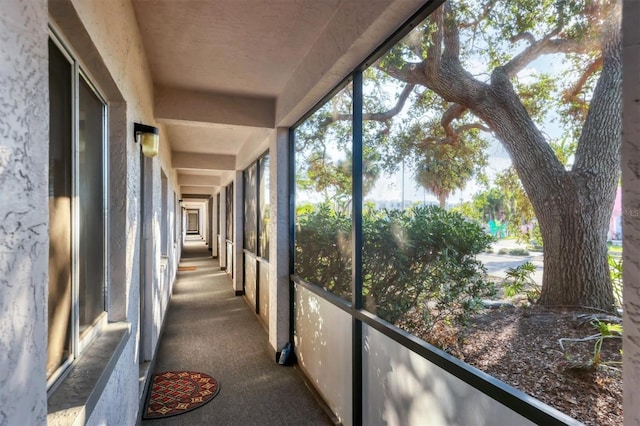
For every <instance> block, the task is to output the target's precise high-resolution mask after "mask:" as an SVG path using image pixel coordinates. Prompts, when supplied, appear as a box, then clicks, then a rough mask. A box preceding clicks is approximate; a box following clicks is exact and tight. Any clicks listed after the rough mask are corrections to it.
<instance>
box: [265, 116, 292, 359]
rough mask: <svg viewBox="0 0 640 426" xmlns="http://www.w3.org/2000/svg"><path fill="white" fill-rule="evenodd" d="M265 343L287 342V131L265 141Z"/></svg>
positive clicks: (276, 346) (277, 345) (276, 345)
mask: <svg viewBox="0 0 640 426" xmlns="http://www.w3.org/2000/svg"><path fill="white" fill-rule="evenodd" d="M269 140H270V145H269V173H270V176H269V182H270V185H271V187H270V188H269V208H270V212H269V217H271V218H275V219H273V220H270V221H269V235H270V240H269V343H270V344H271V347H272V348H273V349H274V350H275V351H276V352H278V351H279V350H281V349H282V347H283V346H284V345H285V343H287V341H288V340H289V129H286V128H282V127H280V128H278V129H277V130H276V131H275V132H273V134H272V136H271V137H270V138H269Z"/></svg>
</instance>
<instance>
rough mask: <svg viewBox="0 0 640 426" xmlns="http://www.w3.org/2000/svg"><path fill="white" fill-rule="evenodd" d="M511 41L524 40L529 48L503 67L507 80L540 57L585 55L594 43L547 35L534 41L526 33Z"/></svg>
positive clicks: (531, 36)
mask: <svg viewBox="0 0 640 426" xmlns="http://www.w3.org/2000/svg"><path fill="white" fill-rule="evenodd" d="M512 39H513V40H526V41H527V42H528V43H529V46H527V47H526V48H525V49H524V50H523V51H522V52H520V53H519V54H517V55H516V56H514V57H513V58H511V60H510V61H509V62H507V63H506V64H504V65H503V69H504V71H505V72H506V73H507V75H508V76H509V78H513V77H515V76H516V75H517V74H518V73H519V72H520V71H522V70H523V69H524V68H525V67H526V66H527V65H529V64H530V63H531V62H533V61H535V60H536V59H538V58H539V57H540V56H542V55H550V54H554V53H587V52H590V51H592V50H593V44H594V42H586V41H579V40H570V39H559V38H551V37H549V35H547V36H546V37H544V38H543V39H541V40H535V38H534V37H533V35H531V34H527V33H522V34H518V35H516V36H514V37H513V38H512Z"/></svg>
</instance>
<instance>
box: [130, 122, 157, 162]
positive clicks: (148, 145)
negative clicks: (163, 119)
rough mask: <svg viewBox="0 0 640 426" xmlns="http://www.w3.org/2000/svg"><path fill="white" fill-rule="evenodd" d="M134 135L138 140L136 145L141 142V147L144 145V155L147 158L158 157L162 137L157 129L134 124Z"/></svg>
mask: <svg viewBox="0 0 640 426" xmlns="http://www.w3.org/2000/svg"><path fill="white" fill-rule="evenodd" d="M133 134H134V136H135V138H136V143H138V142H140V145H142V153H143V154H144V155H145V156H147V157H155V156H156V155H158V145H159V142H160V136H158V128H157V127H153V126H147V125H146V124H140V123H133Z"/></svg>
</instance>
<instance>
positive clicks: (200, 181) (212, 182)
mask: <svg viewBox="0 0 640 426" xmlns="http://www.w3.org/2000/svg"><path fill="white" fill-rule="evenodd" d="M178 185H182V186H185V185H188V186H220V176H203V175H183V174H178Z"/></svg>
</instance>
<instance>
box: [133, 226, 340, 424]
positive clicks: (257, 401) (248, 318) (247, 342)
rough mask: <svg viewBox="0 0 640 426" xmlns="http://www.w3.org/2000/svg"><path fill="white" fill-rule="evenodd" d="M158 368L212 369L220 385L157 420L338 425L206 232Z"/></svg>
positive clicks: (171, 316)
mask: <svg viewBox="0 0 640 426" xmlns="http://www.w3.org/2000/svg"><path fill="white" fill-rule="evenodd" d="M180 265H181V266H195V267H196V269H195V270H192V271H184V272H178V276H177V279H176V282H175V285H174V288H173V296H172V299H171V303H170V305H169V309H168V311H167V316H166V320H165V321H166V323H165V328H164V331H163V335H162V338H161V340H160V347H159V350H158V355H157V361H156V366H155V371H154V372H162V371H170V370H191V371H199V372H202V373H206V374H210V375H211V376H213V377H214V378H215V379H216V380H217V381H218V382H219V384H220V393H219V394H218V395H217V396H216V397H215V398H214V399H213V400H212V401H210V402H209V403H207V404H206V405H204V406H203V407H200V408H197V409H196V410H193V411H190V412H188V413H185V414H181V415H178V416H174V417H168V418H165V419H157V420H143V421H142V426H151V425H155V424H157V425H284V424H289V425H303V424H304V425H331V424H332V422H331V421H330V420H329V418H328V417H327V415H326V414H325V413H324V411H322V409H321V408H320V406H319V405H318V403H317V402H316V400H315V399H314V397H313V395H312V394H311V392H310V391H309V389H307V387H306V385H305V384H304V382H303V380H302V378H301V377H300V376H299V374H298V373H297V371H296V370H294V369H293V368H291V367H281V366H279V365H278V364H277V363H276V362H275V361H274V359H273V354H272V353H271V352H270V346H269V343H268V337H267V334H266V332H265V330H264V328H263V327H262V326H261V325H260V323H259V322H258V319H257V318H256V316H255V315H254V314H253V312H251V310H250V308H249V306H248V305H247V303H246V302H245V300H244V298H242V297H237V296H235V294H234V291H233V288H232V285H231V282H230V280H229V278H228V277H227V275H226V274H225V273H224V271H221V270H220V267H219V266H218V262H217V260H215V259H212V258H211V257H210V253H209V252H208V251H207V248H206V246H205V244H204V243H203V242H202V241H201V240H197V241H194V240H193V239H192V238H189V239H188V240H187V243H186V245H185V247H184V249H183V256H182V261H181V263H180Z"/></svg>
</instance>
